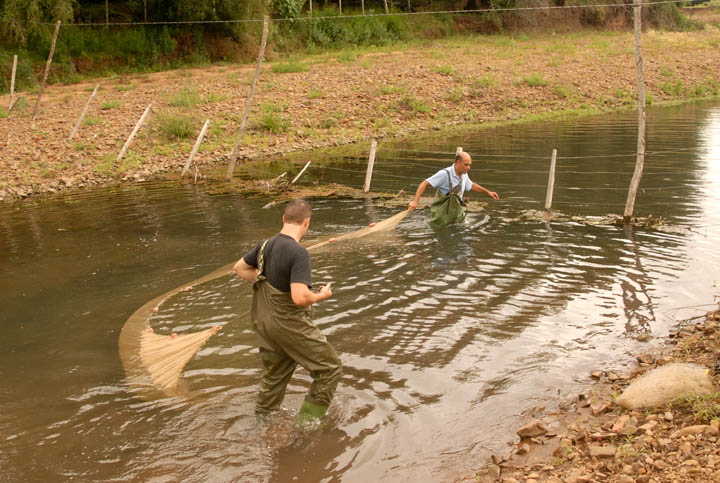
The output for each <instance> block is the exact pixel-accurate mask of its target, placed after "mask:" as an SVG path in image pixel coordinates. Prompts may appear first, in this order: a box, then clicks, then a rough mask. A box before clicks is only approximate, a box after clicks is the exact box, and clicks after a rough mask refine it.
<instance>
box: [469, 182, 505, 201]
mask: <svg viewBox="0 0 720 483" xmlns="http://www.w3.org/2000/svg"><path fill="white" fill-rule="evenodd" d="M472 190H473V191H478V192H480V193H485V194H486V195H488V196H489V197H490V198H492V199H494V200H499V199H500V196H498V194H497V193H495V192H494V191H490V190H489V189H486V188H483V187H482V186H480V185H479V184H477V183H475V182H473V184H472Z"/></svg>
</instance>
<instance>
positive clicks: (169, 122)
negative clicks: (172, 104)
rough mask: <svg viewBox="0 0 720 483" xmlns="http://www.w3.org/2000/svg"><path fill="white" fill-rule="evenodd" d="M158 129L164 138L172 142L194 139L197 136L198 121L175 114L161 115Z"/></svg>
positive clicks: (158, 119) (158, 118)
mask: <svg viewBox="0 0 720 483" xmlns="http://www.w3.org/2000/svg"><path fill="white" fill-rule="evenodd" d="M156 123H157V127H158V130H159V131H160V133H161V134H162V135H163V137H164V138H165V139H167V140H170V141H176V140H184V139H192V138H193V137H194V136H195V135H196V134H197V119H196V118H194V117H188V116H179V115H177V114H173V113H168V112H166V113H161V114H160V115H159V116H158V117H157V121H156Z"/></svg>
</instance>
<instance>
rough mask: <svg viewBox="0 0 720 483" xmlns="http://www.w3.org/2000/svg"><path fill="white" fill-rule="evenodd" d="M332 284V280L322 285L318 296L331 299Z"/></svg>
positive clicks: (321, 298)
mask: <svg viewBox="0 0 720 483" xmlns="http://www.w3.org/2000/svg"><path fill="white" fill-rule="evenodd" d="M331 285H332V282H330V283H329V284H327V285H324V286H322V287H320V291H319V292H318V296H319V297H320V300H325V299H329V298H330V297H332V289H331V288H330V286H331Z"/></svg>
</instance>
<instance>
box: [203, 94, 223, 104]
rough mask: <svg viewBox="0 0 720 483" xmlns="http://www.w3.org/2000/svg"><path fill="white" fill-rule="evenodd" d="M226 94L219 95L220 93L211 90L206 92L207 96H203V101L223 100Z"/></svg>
mask: <svg viewBox="0 0 720 483" xmlns="http://www.w3.org/2000/svg"><path fill="white" fill-rule="evenodd" d="M226 97H227V96H224V95H221V94H215V93H214V92H211V93H210V94H208V96H207V97H206V98H205V102H218V101H224V100H225V99H226Z"/></svg>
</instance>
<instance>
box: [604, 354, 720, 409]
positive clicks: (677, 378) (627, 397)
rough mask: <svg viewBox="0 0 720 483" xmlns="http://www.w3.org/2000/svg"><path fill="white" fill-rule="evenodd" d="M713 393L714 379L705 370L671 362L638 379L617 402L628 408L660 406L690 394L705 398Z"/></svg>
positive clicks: (694, 365) (697, 366)
mask: <svg viewBox="0 0 720 483" xmlns="http://www.w3.org/2000/svg"><path fill="white" fill-rule="evenodd" d="M712 392H713V383H712V378H711V377H710V376H709V374H708V372H707V369H706V368H705V367H703V366H701V365H699V364H685V363H671V364H666V365H664V366H661V367H658V368H655V369H652V370H651V371H648V372H647V373H646V374H645V375H643V376H641V377H639V378H638V379H636V380H634V381H633V382H632V383H631V384H630V385H629V386H628V387H627V389H625V391H624V392H623V393H622V394H621V395H620V396H619V397H618V398H617V399H616V401H615V402H616V403H617V404H619V405H620V406H622V407H624V408H627V409H637V408H644V407H657V406H663V405H665V404H668V403H671V402H672V401H675V400H676V399H679V398H682V397H686V396H689V395H698V396H702V395H709V394H712Z"/></svg>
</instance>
